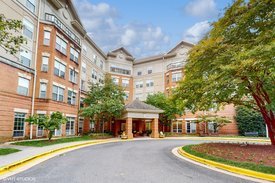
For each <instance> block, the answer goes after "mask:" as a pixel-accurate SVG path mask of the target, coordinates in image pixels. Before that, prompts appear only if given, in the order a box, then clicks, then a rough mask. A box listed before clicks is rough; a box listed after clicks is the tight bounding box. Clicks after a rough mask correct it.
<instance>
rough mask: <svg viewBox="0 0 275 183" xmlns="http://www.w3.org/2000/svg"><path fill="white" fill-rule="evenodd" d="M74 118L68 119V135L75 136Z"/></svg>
mask: <svg viewBox="0 0 275 183" xmlns="http://www.w3.org/2000/svg"><path fill="white" fill-rule="evenodd" d="M74 121H75V118H74V117H67V123H66V135H74Z"/></svg>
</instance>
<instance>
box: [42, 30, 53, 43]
mask: <svg viewBox="0 0 275 183" xmlns="http://www.w3.org/2000/svg"><path fill="white" fill-rule="evenodd" d="M50 39H51V32H50V31H44V40H43V44H44V45H47V46H49V45H50Z"/></svg>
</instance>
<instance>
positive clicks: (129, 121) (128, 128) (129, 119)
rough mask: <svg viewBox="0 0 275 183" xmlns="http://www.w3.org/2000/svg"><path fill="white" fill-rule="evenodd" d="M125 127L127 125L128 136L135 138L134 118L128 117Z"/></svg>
mask: <svg viewBox="0 0 275 183" xmlns="http://www.w3.org/2000/svg"><path fill="white" fill-rule="evenodd" d="M125 127H126V130H125V132H126V135H127V137H128V139H132V138H133V132H132V130H133V121H132V118H127V119H126V124H125Z"/></svg>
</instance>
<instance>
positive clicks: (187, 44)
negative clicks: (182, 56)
mask: <svg viewBox="0 0 275 183" xmlns="http://www.w3.org/2000/svg"><path fill="white" fill-rule="evenodd" d="M181 45H186V46H190V47H193V46H194V44H192V43H189V42H186V41H181V42H179V43H178V44H177V45H176V46H175V47H174V48H172V49H171V50H170V51H168V52H167V54H169V53H172V52H173V51H175V50H176V49H177V48H178V47H180V46H181Z"/></svg>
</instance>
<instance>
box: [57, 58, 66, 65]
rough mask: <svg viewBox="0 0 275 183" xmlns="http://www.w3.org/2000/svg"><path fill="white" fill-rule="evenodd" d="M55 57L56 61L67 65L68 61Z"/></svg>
mask: <svg viewBox="0 0 275 183" xmlns="http://www.w3.org/2000/svg"><path fill="white" fill-rule="evenodd" d="M54 59H55V60H56V61H58V62H60V63H62V64H63V65H65V66H67V63H66V62H64V61H63V60H61V59H60V58H58V57H54Z"/></svg>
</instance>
